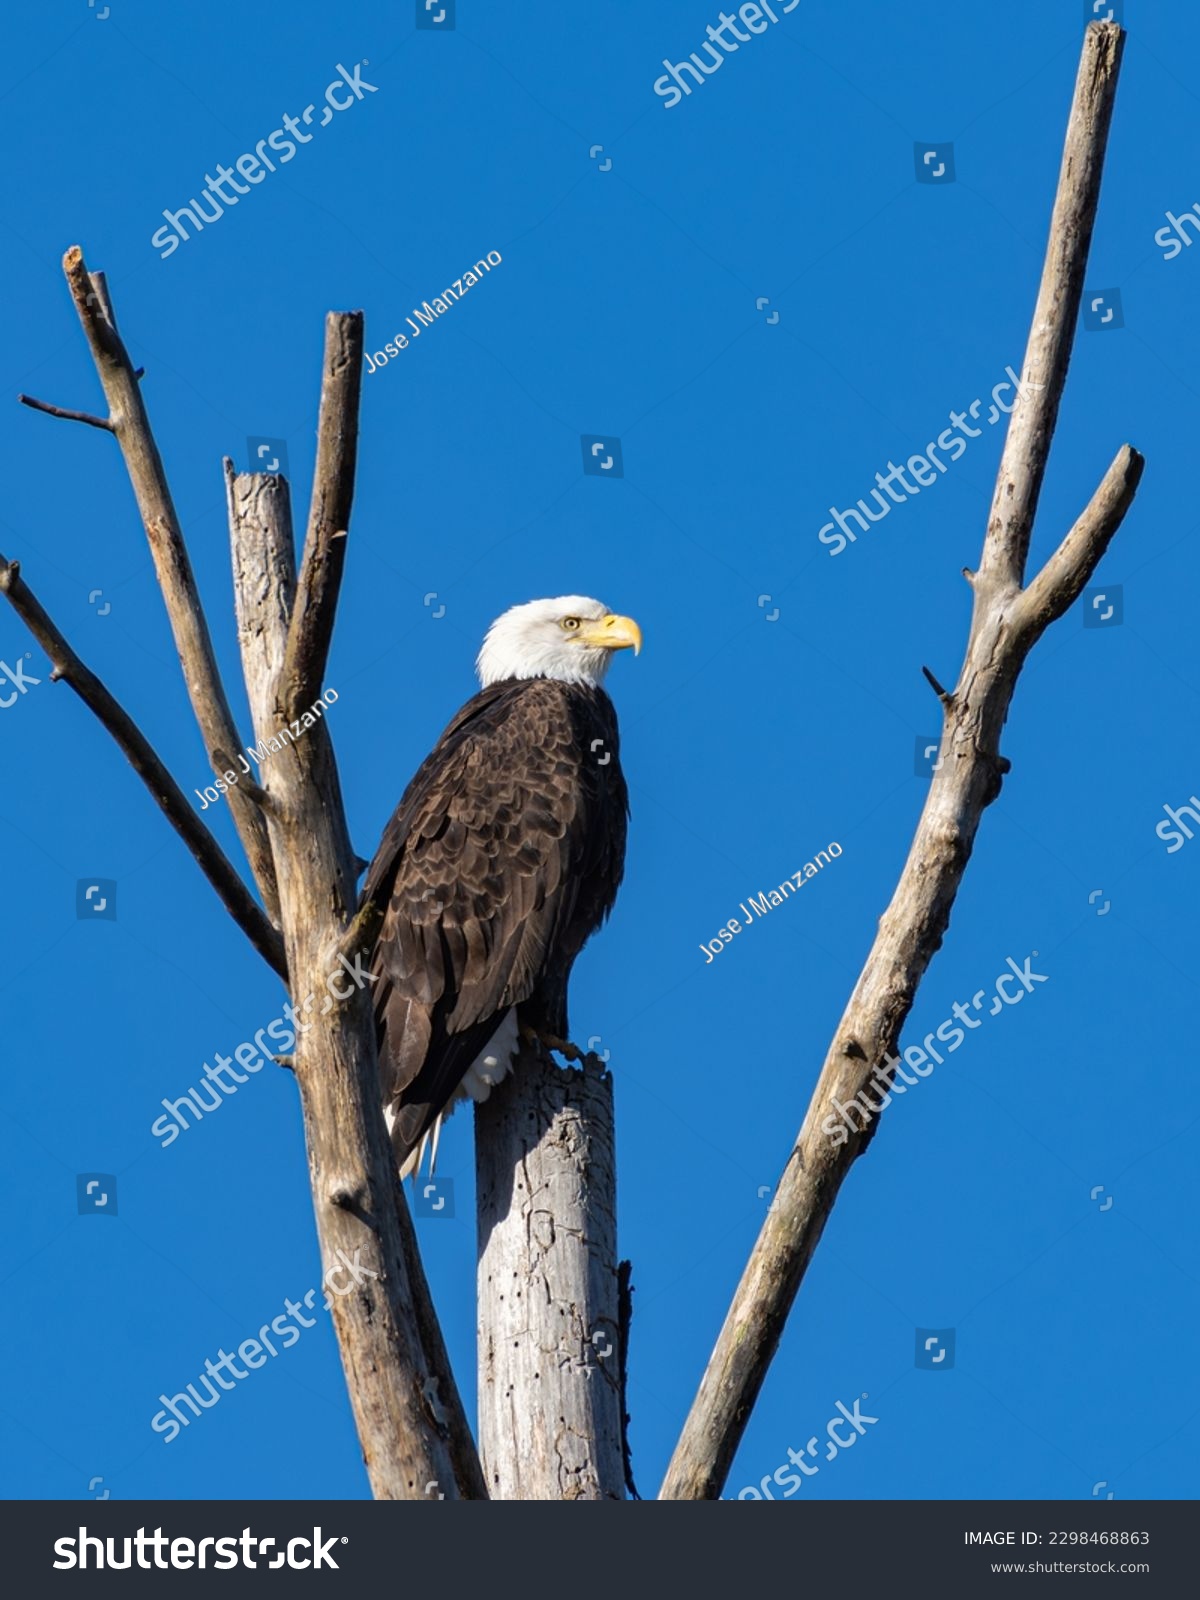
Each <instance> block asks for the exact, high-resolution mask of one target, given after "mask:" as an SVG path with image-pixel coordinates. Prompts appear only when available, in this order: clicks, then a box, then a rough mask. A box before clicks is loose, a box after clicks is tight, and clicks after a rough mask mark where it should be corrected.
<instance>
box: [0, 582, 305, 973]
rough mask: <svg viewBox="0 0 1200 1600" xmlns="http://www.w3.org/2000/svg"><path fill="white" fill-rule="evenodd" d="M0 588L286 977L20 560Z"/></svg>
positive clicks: (186, 810) (186, 811)
mask: <svg viewBox="0 0 1200 1600" xmlns="http://www.w3.org/2000/svg"><path fill="white" fill-rule="evenodd" d="M0 593H3V594H4V595H6V596H7V597H8V600H9V602H10V604H11V605H12V608H13V610H14V611H15V612H16V613H17V615H18V616H19V617H20V618H21V620H22V621H23V622H24V623H25V625H26V627H27V628H28V629H29V631H30V632H31V633H32V634H33V636H34V638H35V639H36V640H37V642H38V643H39V644H40V645H41V647H42V649H43V650H44V651H45V652H46V654H47V655H48V656H49V658H50V661H51V664H52V666H53V669H54V670H53V674H52V676H53V677H54V678H55V679H57V680H61V681H62V682H64V683H68V684H70V686H71V688H72V689H74V691H75V693H76V694H77V695H78V696H79V698H80V699H81V700H82V701H83V703H84V705H86V706H87V708H88V710H89V711H91V712H92V713H93V714H94V715H95V716H96V717H97V718H98V719H99V720H100V722H101V724H102V725H103V726H104V727H105V728H107V730H108V732H109V733H110V734H111V735H112V736H113V738H114V739H115V740H116V742H117V744H118V745H119V746H120V747H121V749H122V750H123V751H124V753H125V755H126V757H127V758H128V760H129V763H130V765H131V766H132V767H133V770H134V771H135V772H136V773H137V775H138V777H139V778H141V780H142V782H143V783H144V784H145V785H146V788H147V789H148V790H149V791H150V793H151V795H152V796H153V797H154V803H155V804H156V805H157V806H158V808H159V810H160V811H161V812H162V814H163V815H164V816H165V817H166V819H167V821H168V822H169V823H170V824H171V826H172V827H173V828H174V829H175V831H176V833H177V834H178V835H179V836H180V838H181V839H182V840H183V842H184V844H186V845H187V847H188V849H189V850H190V851H191V852H192V855H193V856H194V857H195V858H196V860H197V862H198V863H199V865H200V869H201V871H202V872H203V873H204V875H205V877H206V878H207V879H208V881H209V882H210V883H211V884H212V886H213V888H214V889H215V890H216V891H217V893H218V895H220V897H221V900H222V903H223V904H224V906H225V909H226V910H227V911H228V912H229V914H230V916H231V917H232V918H233V920H234V921H235V922H236V923H237V925H238V927H239V928H241V930H242V932H243V933H244V934H245V935H246V937H247V938H248V939H249V940H250V943H251V944H252V945H253V946H254V948H255V949H256V950H257V951H258V953H259V954H260V955H261V956H262V958H263V960H264V961H266V962H268V963H269V965H270V966H272V967H273V968H274V969H275V971H276V972H277V973H278V974H279V976H280V977H281V978H282V979H283V980H284V982H285V983H286V982H287V976H288V972H287V960H286V958H285V956H284V950H283V940H282V939H281V938H280V936H279V934H278V932H277V931H276V929H274V928H273V927H272V926H271V924H270V923H269V922H268V921H267V919H266V917H265V916H264V915H263V913H262V911H261V909H260V908H259V907H258V906H257V905H256V904H255V902H254V900H253V899H252V898H251V896H250V892H249V890H248V889H247V888H246V885H245V884H244V883H243V882H242V880H241V879H240V878H239V877H238V875H237V872H236V871H235V870H234V868H233V866H232V865H231V863H230V862H229V860H228V859H227V858H226V856H225V854H224V852H223V851H222V849H221V847H220V845H218V843H217V841H216V840H215V839H214V838H213V836H212V834H211V833H209V831H208V829H207V828H206V827H205V826H204V824H203V823H202V822H201V821H200V819H199V817H198V816H197V815H196V813H195V811H194V810H193V809H192V806H191V804H190V802H189V801H188V799H187V797H186V796H185V795H184V793H183V791H182V789H180V787H179V785H178V784H177V783H176V782H175V779H174V778H173V777H172V776H171V774H170V773H169V772H168V771H167V769H166V767H165V766H164V765H163V763H162V761H161V760H160V759H159V757H158V755H157V754H156V753H155V751H154V748H153V746H152V745H151V744H150V741H149V740H148V739H147V738H146V736H145V734H143V733H142V731H141V729H140V728H138V726H137V725H136V723H135V722H134V721H133V719H132V718H131V717H130V716H129V715H128V713H127V712H126V711H125V710H124V709H123V707H122V706H121V705H120V704H119V703H118V702H117V701H116V700H115V699H114V698H113V696H112V695H111V694H110V693H109V691H108V690H107V689H106V688H105V686H104V684H103V683H101V681H100V679H99V678H98V677H97V676H96V674H95V673H94V672H92V671H91V670H90V669H89V668H88V667H85V666H84V664H83V662H82V661H81V660H80V659H79V657H78V656H77V655H76V654H75V652H74V650H72V648H71V646H70V645H69V644H68V643H67V641H66V639H65V638H64V637H63V635H62V634H61V633H60V632H59V630H58V628H57V627H56V626H55V624H54V623H53V622H52V621H51V619H50V617H49V615H48V614H47V612H46V610H45V609H44V607H43V606H42V605H41V603H40V602H39V601H38V599H37V598H36V596H35V595H34V594H33V592H32V590H31V589H30V588H29V586H28V585H27V584H26V582H25V580H24V579H23V578H22V577H21V569H20V565H19V563H18V562H16V561H6V560H5V559H4V557H3V556H0Z"/></svg>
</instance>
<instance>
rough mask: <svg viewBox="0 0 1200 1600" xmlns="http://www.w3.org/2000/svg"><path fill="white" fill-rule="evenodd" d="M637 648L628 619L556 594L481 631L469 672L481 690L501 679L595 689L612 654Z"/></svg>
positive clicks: (637, 633) (637, 635)
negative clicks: (545, 680)
mask: <svg viewBox="0 0 1200 1600" xmlns="http://www.w3.org/2000/svg"><path fill="white" fill-rule="evenodd" d="M630 646H632V648H633V651H634V653H635V654H636V653H637V652H638V651H639V650H640V649H641V647H642V631H641V629H640V628H639V627H638V625H637V623H636V622H634V620H633V618H632V617H619V616H617V615H616V614H615V613H614V612H612V611H610V610H609V609H608V607H607V606H603V605H601V604H600V602H599V600H588V599H586V598H585V597H584V596H583V595H578V594H566V595H560V596H559V598H558V599H557V600H530V601H528V602H527V603H526V604H525V605H523V606H513V608H512V610H511V611H506V612H505V613H504V615H503V616H502V617H497V618H496V620H495V622H493V623H492V625H491V627H490V628H489V629H488V631H487V637H486V639H484V641H483V648H482V649H481V650H480V652H479V659H478V660H477V661H476V663H475V670H476V671H477V672H478V673H479V681H480V683H481V684H482V685H483V687H484V688H485V689H486V688H487V687H488V686H489V685H490V684H493V683H502V682H503V681H504V680H505V679H506V678H557V679H558V681H559V682H560V683H585V684H589V685H590V686H591V687H592V688H596V687H597V686H598V685H599V684H600V683H601V682H602V680H603V678H604V674H605V673H606V672H607V671H608V664H609V662H610V661H611V659H612V654H613V651H614V650H625V649H628V648H629V647H630Z"/></svg>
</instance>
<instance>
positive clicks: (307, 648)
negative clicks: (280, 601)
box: [283, 311, 363, 717]
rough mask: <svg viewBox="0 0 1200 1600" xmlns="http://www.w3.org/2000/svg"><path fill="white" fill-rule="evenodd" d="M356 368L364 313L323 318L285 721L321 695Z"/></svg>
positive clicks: (341, 543) (347, 493) (348, 472)
mask: <svg viewBox="0 0 1200 1600" xmlns="http://www.w3.org/2000/svg"><path fill="white" fill-rule="evenodd" d="M362 361H363V315H362V312H361V311H345V312H337V311H331V312H330V313H329V315H328V316H327V317H326V319H325V358H324V368H323V376H322V381H321V411H320V416H319V418H318V422H317V462H316V468H315V470H314V472H313V491H312V503H311V506H310V508H309V514H308V531H307V534H306V535H305V540H304V555H303V558H302V560H301V562H300V581H299V586H298V588H297V592H296V601H295V605H294V606H293V608H292V620H291V627H290V630H289V633H288V641H287V665H286V669H285V671H284V674H283V693H284V697H285V699H284V704H285V707H286V709H287V714H288V716H289V717H295V716H298V715H299V713H300V712H301V711H302V710H303V708H304V707H305V706H308V705H311V704H312V702H313V701H314V700H315V699H316V698H317V696H318V695H319V694H320V692H321V686H322V683H323V681H324V678H325V665H326V662H327V661H328V659H329V644H330V640H331V639H332V637H333V621H334V617H335V615H336V614H337V602H338V593H339V591H340V589H341V585H342V569H343V567H344V566H345V563H346V529H347V528H348V527H349V525H350V507H351V505H352V504H353V501H354V472H355V464H356V459H357V455H358V406H359V398H360V395H361V393H362Z"/></svg>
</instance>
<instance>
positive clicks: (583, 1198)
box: [475, 1045, 625, 1500]
mask: <svg viewBox="0 0 1200 1600" xmlns="http://www.w3.org/2000/svg"><path fill="white" fill-rule="evenodd" d="M475 1147H476V1158H475V1163H476V1178H477V1185H478V1225H479V1274H478V1296H479V1299H478V1318H479V1447H480V1453H481V1455H482V1457H483V1468H484V1476H485V1478H486V1480H487V1485H488V1490H489V1493H490V1494H491V1497H492V1498H493V1499H494V1500H622V1499H624V1497H625V1474H624V1454H623V1432H622V1426H623V1400H622V1384H621V1370H620V1364H621V1338H620V1328H619V1305H618V1298H619V1297H618V1283H617V1248H616V1236H617V1217H616V1166H615V1162H614V1159H613V1102H612V1079H611V1078H610V1077H609V1075H608V1074H607V1073H606V1072H604V1071H603V1068H602V1067H600V1066H599V1065H598V1064H597V1063H596V1060H595V1057H590V1058H588V1059H587V1061H585V1064H584V1066H583V1068H582V1070H579V1069H576V1068H572V1067H568V1068H563V1067H559V1066H557V1065H556V1064H555V1063H554V1062H553V1061H552V1060H550V1059H549V1057H548V1056H546V1055H544V1054H542V1052H540V1051H538V1050H536V1049H534V1048H533V1047H530V1046H528V1045H526V1046H525V1047H524V1048H523V1049H522V1052H521V1056H520V1058H519V1060H518V1061H517V1063H516V1067H515V1070H514V1072H513V1073H512V1075H511V1076H510V1077H509V1078H507V1079H506V1080H505V1082H504V1083H502V1084H501V1085H500V1086H499V1087H498V1088H496V1089H494V1090H493V1091H492V1094H491V1096H490V1098H489V1099H488V1100H487V1101H486V1102H485V1103H484V1104H483V1105H481V1106H479V1107H478V1108H477V1110H476V1140H475Z"/></svg>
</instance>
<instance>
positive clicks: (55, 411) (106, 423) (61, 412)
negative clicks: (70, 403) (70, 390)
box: [17, 394, 113, 433]
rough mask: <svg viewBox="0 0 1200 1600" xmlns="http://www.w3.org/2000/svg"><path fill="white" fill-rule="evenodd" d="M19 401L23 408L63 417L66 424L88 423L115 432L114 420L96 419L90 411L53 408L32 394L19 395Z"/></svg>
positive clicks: (49, 415) (91, 426)
mask: <svg viewBox="0 0 1200 1600" xmlns="http://www.w3.org/2000/svg"><path fill="white" fill-rule="evenodd" d="M17 399H18V400H19V401H20V402H21V404H22V405H23V406H29V407H30V409H31V410H33V411H44V412H45V413H46V415H47V416H48V417H62V419H63V420H64V421H65V422H86V423H87V425H88V427H89V428H103V429H104V430H105V432H106V433H112V432H113V425H112V420H111V418H109V417H95V416H93V415H92V413H91V412H90V411H72V410H70V409H69V408H68V407H67V406H52V405H51V404H50V402H49V401H48V400H38V399H35V398H34V396H33V395H31V394H19V395H18V396H17Z"/></svg>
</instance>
